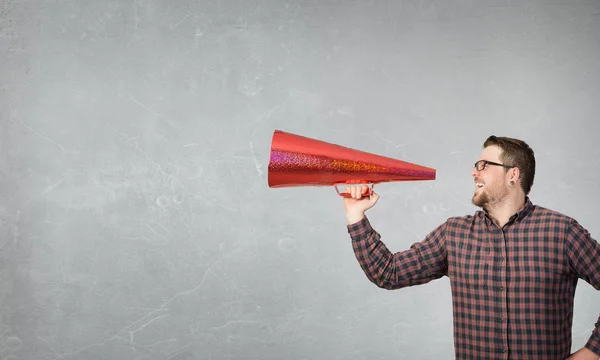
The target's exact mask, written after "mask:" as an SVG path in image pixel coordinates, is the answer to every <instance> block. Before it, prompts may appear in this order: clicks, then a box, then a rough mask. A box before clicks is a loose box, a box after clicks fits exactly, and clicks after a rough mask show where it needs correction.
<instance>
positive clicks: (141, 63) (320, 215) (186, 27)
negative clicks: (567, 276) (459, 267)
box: [0, 0, 600, 360]
mask: <svg viewBox="0 0 600 360" xmlns="http://www.w3.org/2000/svg"><path fill="white" fill-rule="evenodd" d="M599 100H600V1H598V0H587V1H578V0H553V1H547V0H543V1H542V0H539V1H510V0H505V1H500V0H494V1H492V0H483V1H482V0H459V1H435V0H422V1H407V0H383V1H358V0H355V1H341V0H338V1H336V0H323V1H316V0H312V1H306V0H303V1H281V0H247V1H243V0H238V1H235V0H200V1H192V0H178V1H167V0H127V1H125V0H123V1H114V0H106V1H93V0H0V359H2V360H4V359H7V360H8V359H10V360H17V359H36V360H59V359H63V360H72V359H73V360H74V359H93V360H97V359H98V360H100V359H106V360H114V359H165V360H166V359H170V360H190V359H323V360H330V359H407V358H411V359H434V358H435V359H452V358H453V345H452V313H451V297H450V286H449V281H448V279H447V278H442V279H440V280H437V281H435V282H432V283H430V284H427V285H423V286H418V287H412V288H408V289H402V290H398V291H385V290H381V289H379V288H377V287H375V286H374V285H372V284H371V283H369V282H368V281H367V279H366V277H365V276H364V274H363V273H362V271H361V270H360V268H359V266H358V264H357V262H356V259H355V258H354V255H353V253H352V249H351V244H350V240H349V237H348V234H347V231H346V218H345V215H344V211H343V204H342V201H341V199H340V198H339V197H338V195H337V194H336V193H335V191H334V189H332V188H329V187H299V188H282V189H271V188H269V187H268V186H267V165H268V161H269V148H270V141H271V136H272V133H273V131H274V130H275V129H281V130H284V131H288V132H292V133H296V134H301V135H303V136H308V137H311V138H316V139H320V140H324V141H327V142H331V143H336V144H340V145H344V146H348V147H352V148H356V149H360V150H363V151H368V152H371V153H376V154H381V155H385V156H389V157H394V158H398V159H401V160H405V161H410V162H414V163H418V164H421V165H424V166H428V167H432V168H435V169H437V179H436V180H435V181H427V182H414V183H390V184H382V185H379V186H378V192H379V193H380V194H381V200H380V201H379V203H378V204H377V206H376V207H375V208H373V209H372V210H370V212H369V218H370V219H371V221H372V224H373V225H374V227H375V228H376V229H377V230H378V231H379V232H380V233H381V234H382V236H383V240H384V241H385V242H386V244H387V245H388V246H389V248H390V249H392V250H393V251H399V250H403V249H406V248H408V247H409V246H410V245H411V244H412V243H414V242H417V241H419V240H421V239H422V238H423V237H424V236H425V235H426V234H427V233H428V232H429V231H431V230H432V229H433V228H434V227H435V226H436V225H438V224H440V223H441V222H443V221H445V220H446V219H447V218H448V217H450V216H455V215H464V214H470V213H473V212H474V211H475V210H476V208H475V207H474V206H473V205H471V203H470V198H471V195H472V192H473V189H474V187H473V180H472V178H471V176H470V172H471V165H472V163H473V162H474V161H475V160H476V159H477V157H478V156H479V154H480V152H481V145H482V142H483V141H484V140H485V138H486V137H487V136H488V135H490V134H496V135H503V136H513V137H518V138H522V139H524V140H526V141H527V142H529V143H530V145H531V146H532V147H533V149H534V150H535V152H536V155H537V161H538V169H537V177H536V181H535V185H534V187H533V191H532V193H531V199H532V201H533V202H534V203H536V204H539V205H542V206H545V207H549V208H552V209H554V210H557V211H560V212H563V213H565V214H567V215H570V216H573V217H574V218H576V219H577V220H578V221H579V222H580V223H581V224H582V225H584V226H585V227H586V228H587V229H588V230H589V231H590V232H591V233H592V235H593V236H595V237H596V238H600V222H599V221H598V214H600V202H599V200H600V190H599V188H598V181H599V180H600V157H599V154H600V145H598V134H599V133H600V122H599V120H598V114H599V113H600V101H599ZM599 300H600V294H598V293H597V292H596V291H595V290H594V289H593V288H592V287H591V286H589V285H588V284H587V283H584V282H581V283H580V286H579V288H578V291H577V297H576V308H575V319H574V326H573V335H574V344H573V348H574V349H577V348H579V347H581V346H582V345H583V344H584V343H585V341H586V340H587V339H588V337H589V335H590V334H591V330H592V328H593V326H594V322H595V321H596V319H597V316H598V312H599V311H600V301H599Z"/></svg>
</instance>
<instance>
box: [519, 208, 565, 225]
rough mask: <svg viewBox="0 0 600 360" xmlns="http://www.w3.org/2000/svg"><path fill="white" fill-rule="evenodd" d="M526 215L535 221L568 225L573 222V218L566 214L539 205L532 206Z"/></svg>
mask: <svg viewBox="0 0 600 360" xmlns="http://www.w3.org/2000/svg"><path fill="white" fill-rule="evenodd" d="M528 215H529V216H528V217H529V218H530V219H532V220H536V221H544V222H546V221H551V222H560V223H570V222H572V221H573V218H572V217H570V216H568V215H566V214H563V213H561V212H558V211H556V210H552V209H549V208H546V207H543V206H540V205H534V206H533V207H532V208H531V211H530V212H529V214H528Z"/></svg>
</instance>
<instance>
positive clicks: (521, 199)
mask: <svg viewBox="0 0 600 360" xmlns="http://www.w3.org/2000/svg"><path fill="white" fill-rule="evenodd" d="M524 206H525V195H516V196H514V197H511V198H507V199H506V200H505V201H503V202H501V203H499V204H496V205H492V206H490V208H487V209H485V210H486V211H487V213H488V215H489V216H490V217H491V218H492V219H493V220H494V222H495V223H496V225H498V226H499V227H500V228H502V227H504V225H506V223H508V221H509V220H510V218H511V216H513V215H514V214H516V213H517V212H518V211H519V210H521V209H522V208H523V207H524Z"/></svg>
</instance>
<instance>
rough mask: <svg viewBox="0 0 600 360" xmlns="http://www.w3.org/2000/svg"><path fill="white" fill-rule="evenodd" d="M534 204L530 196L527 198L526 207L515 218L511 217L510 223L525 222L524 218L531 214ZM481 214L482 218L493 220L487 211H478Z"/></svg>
mask: <svg viewBox="0 0 600 360" xmlns="http://www.w3.org/2000/svg"><path fill="white" fill-rule="evenodd" d="M533 207H534V206H533V203H532V202H531V199H529V197H528V196H526V197H525V205H524V206H523V207H522V208H521V210H519V211H517V212H516V213H515V214H514V215H513V216H511V217H510V219H509V220H508V223H509V224H510V223H512V222H516V221H520V220H523V218H525V216H527V214H529V212H530V211H531V209H533ZM478 212H479V213H480V215H481V216H482V217H486V218H488V219H490V220H491V217H490V215H489V214H488V213H487V211H485V210H483V209H482V210H479V211H478Z"/></svg>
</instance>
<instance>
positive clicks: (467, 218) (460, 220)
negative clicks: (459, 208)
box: [446, 211, 485, 226]
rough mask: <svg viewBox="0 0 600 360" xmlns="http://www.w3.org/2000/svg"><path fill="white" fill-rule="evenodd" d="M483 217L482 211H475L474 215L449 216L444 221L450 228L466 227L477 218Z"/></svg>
mask: <svg viewBox="0 0 600 360" xmlns="http://www.w3.org/2000/svg"><path fill="white" fill-rule="evenodd" d="M483 216H485V215H484V214H483V212H482V211H477V212H476V213H475V214H474V215H460V216H451V217H449V218H448V219H447V220H446V224H448V225H452V226H461V225H463V226H467V225H470V224H473V223H474V222H476V221H477V220H478V219H479V218H482V217H483Z"/></svg>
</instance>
